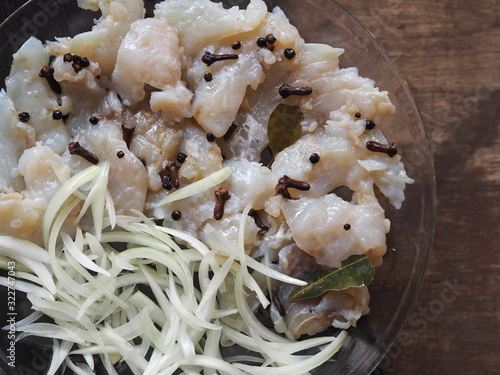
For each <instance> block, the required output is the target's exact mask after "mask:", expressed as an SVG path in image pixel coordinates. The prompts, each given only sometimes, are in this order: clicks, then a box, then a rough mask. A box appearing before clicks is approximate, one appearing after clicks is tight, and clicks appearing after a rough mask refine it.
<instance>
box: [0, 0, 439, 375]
mask: <svg viewBox="0 0 500 375" xmlns="http://www.w3.org/2000/svg"><path fill="white" fill-rule="evenodd" d="M156 2H159V1H153V0H151V1H146V3H147V9H148V12H149V13H151V12H152V9H153V7H154V3H156ZM223 3H225V5H240V6H246V4H248V1H244V0H243V1H237V0H227V1H223ZM267 3H268V5H269V7H272V6H275V5H279V6H280V7H282V8H283V9H284V11H285V12H286V14H287V15H288V17H289V18H290V19H291V22H292V24H294V25H296V26H297V28H298V29H299V31H300V32H301V34H302V36H303V37H304V39H305V40H306V41H307V42H317V43H327V44H330V45H333V46H335V47H341V48H344V49H345V53H344V55H343V56H342V57H341V66H342V67H348V66H356V67H358V68H359V71H360V75H361V76H365V77H369V78H371V79H373V80H375V81H376V83H377V86H378V87H380V88H381V89H382V90H387V91H389V92H390V93H391V99H392V101H393V103H394V104H395V106H396V108H397V112H396V114H394V115H393V116H392V117H390V119H389V120H388V121H387V122H386V123H384V124H380V127H381V128H382V131H383V132H384V133H385V135H386V137H387V138H388V139H389V140H390V141H394V142H396V144H397V145H398V149H399V150H400V151H401V154H402V155H403V160H404V162H405V164H406V168H407V171H408V174H409V176H411V177H412V178H414V179H415V183H414V184H412V185H409V186H408V188H407V190H406V200H405V202H404V203H403V207H402V208H401V209H400V210H395V209H394V208H392V206H390V205H389V204H388V202H387V201H385V200H384V199H385V198H383V199H382V203H383V206H384V208H386V211H387V216H388V217H389V218H390V220H391V222H392V229H391V232H390V234H389V235H388V249H389V250H388V253H387V255H386V257H385V258H384V264H383V266H381V267H380V268H378V269H377V273H376V277H375V280H374V282H373V283H372V284H371V285H370V287H369V289H370V293H371V296H372V298H371V302H370V308H371V312H370V314H369V315H367V316H365V317H363V318H362V319H361V320H360V321H359V324H358V327H356V328H351V329H350V330H349V333H350V338H349V339H348V341H347V342H346V343H345V345H344V346H343V348H342V350H341V351H340V353H339V354H338V355H337V358H336V361H335V362H331V363H328V364H326V365H324V366H322V367H321V368H318V369H317V370H316V371H314V372H313V373H314V374H344V375H350V374H352V375H364V374H369V373H371V372H372V371H373V370H374V368H375V367H376V366H377V365H378V364H379V363H380V361H381V360H382V359H383V356H384V354H385V353H386V352H387V350H388V349H389V347H390V345H391V344H392V343H393V342H394V340H395V339H396V337H397V335H398V332H399V331H400V329H401V328H402V326H403V324H404V322H405V320H406V319H407V318H408V316H409V314H410V312H411V308H412V306H413V304H414V301H415V299H416V297H417V294H418V291H419V288H420V285H421V282H422V279H423V276H424V272H425V268H426V263H427V258H428V255H429V251H430V248H431V244H432V238H433V232H434V224H435V181H434V169H433V164H432V159H431V153H430V150H429V145H428V141H427V137H426V135H425V131H424V128H423V125H422V122H421V119H420V116H419V112H418V109H417V107H416V105H415V103H414V100H413V98H412V95H411V93H410V90H409V88H408V85H407V84H406V82H405V80H404V78H403V76H402V75H401V73H400V72H399V70H398V69H397V67H396V66H395V65H394V63H393V61H392V60H391V59H390V58H389V56H388V55H387V53H386V52H385V50H384V49H383V47H382V46H381V45H380V44H379V43H378V42H377V40H376V39H375V38H374V37H373V36H372V35H371V34H370V32H369V31H367V30H366V29H365V28H364V27H363V26H362V25H361V24H360V23H359V22H358V21H357V20H356V19H355V18H354V17H353V16H352V15H350V14H349V13H348V12H347V11H346V10H345V9H344V8H342V7H341V6H340V5H338V4H337V3H336V2H334V1H332V0H283V1H279V0H276V1H272V0H269V1H267ZM76 4H77V2H76V0H56V1H51V2H49V1H42V0H31V1H28V2H27V4H26V5H24V6H23V7H21V8H20V9H19V10H18V11H16V12H15V13H14V14H13V15H12V16H11V17H9V18H8V19H7V20H6V21H5V22H4V23H2V24H1V25H0V77H2V80H1V81H2V82H1V85H2V87H3V86H4V83H3V79H4V78H5V77H6V76H7V75H8V73H9V71H10V65H11V62H12V55H13V53H14V52H15V51H16V50H17V49H18V48H19V47H20V46H21V44H22V43H23V42H24V41H25V40H26V39H27V38H28V37H30V36H31V35H34V36H36V37H38V38H39V39H42V40H52V39H54V37H57V36H73V35H75V34H77V33H80V32H82V31H84V30H88V29H89V28H90V27H91V26H92V24H93V19H94V18H96V16H97V15H96V14H94V13H92V12H89V11H83V10H81V9H79V8H78V7H77V5H76ZM0 297H1V298H2V300H6V292H5V291H4V288H2V289H1V295H0ZM6 309H7V304H6V303H2V304H1V306H0V317H1V319H2V323H1V325H2V326H3V325H5V324H6V322H5V320H6V319H7V318H6V317H7V310H6ZM29 311H30V305H29V303H28V302H27V301H25V300H23V299H22V298H21V293H18V300H17V312H18V316H17V319H18V320H19V319H20V318H22V317H23V316H24V315H26V314H28V313H29ZM0 337H1V340H0V345H1V353H2V355H0V367H1V368H2V369H3V371H4V372H5V373H7V374H43V373H45V371H46V369H47V368H48V365H49V363H50V355H51V353H50V346H51V340H38V339H37V340H34V339H26V340H23V341H21V342H19V343H17V346H16V369H13V368H11V367H9V366H8V365H7V363H6V359H5V356H4V355H3V353H6V352H7V349H8V347H9V342H8V340H7V337H6V333H1V336H0ZM1 372H2V370H0V373H1ZM97 373H98V374H99V372H98V371H97ZM122 373H126V372H122Z"/></svg>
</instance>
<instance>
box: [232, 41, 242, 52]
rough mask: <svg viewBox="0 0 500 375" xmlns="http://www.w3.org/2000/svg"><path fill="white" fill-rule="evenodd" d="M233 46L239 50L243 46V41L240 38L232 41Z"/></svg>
mask: <svg viewBox="0 0 500 375" xmlns="http://www.w3.org/2000/svg"><path fill="white" fill-rule="evenodd" d="M231 48H232V49H234V50H238V49H240V48H241V42H240V41H239V40H238V41H236V42H233V43H231Z"/></svg>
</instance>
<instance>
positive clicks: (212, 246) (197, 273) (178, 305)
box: [0, 163, 346, 375]
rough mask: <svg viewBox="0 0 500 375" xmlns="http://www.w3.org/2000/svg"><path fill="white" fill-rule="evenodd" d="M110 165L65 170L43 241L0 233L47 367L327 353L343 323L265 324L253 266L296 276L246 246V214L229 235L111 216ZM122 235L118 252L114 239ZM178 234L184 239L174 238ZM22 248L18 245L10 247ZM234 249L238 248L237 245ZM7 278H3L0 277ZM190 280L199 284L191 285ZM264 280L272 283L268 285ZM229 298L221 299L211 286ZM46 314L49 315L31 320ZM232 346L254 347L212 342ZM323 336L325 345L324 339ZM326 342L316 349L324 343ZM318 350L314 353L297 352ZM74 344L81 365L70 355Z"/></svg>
mask: <svg viewBox="0 0 500 375" xmlns="http://www.w3.org/2000/svg"><path fill="white" fill-rule="evenodd" d="M108 174H109V165H108V164H107V163H102V164H100V165H98V166H92V167H90V168H88V169H86V170H84V171H82V172H80V173H78V174H76V175H74V176H73V177H72V178H70V179H69V180H67V181H63V184H62V187H61V188H60V190H59V191H58V193H57V194H56V195H55V196H54V198H53V199H52V200H51V202H50V203H49V205H48V208H47V212H46V214H45V216H44V218H43V234H44V243H45V248H42V247H40V246H38V245H35V244H32V243H30V242H28V241H25V240H20V239H17V238H13V237H6V236H3V237H1V238H0V259H1V260H2V262H0V266H3V267H5V268H6V267H7V264H8V262H9V260H11V259H12V260H15V261H17V262H19V263H20V264H21V265H22V267H23V270H22V271H20V272H18V273H17V275H16V276H17V278H18V279H19V280H17V281H16V285H17V289H18V290H19V291H22V292H25V293H27V295H28V299H29V300H30V302H31V303H32V304H33V307H34V308H35V309H36V312H35V313H34V314H32V315H31V316H30V317H28V318H26V319H25V320H24V321H21V322H20V323H19V324H18V325H17V329H18V331H19V332H21V333H20V334H19V335H18V339H22V338H24V337H26V336H29V335H36V336H41V337H50V338H53V339H54V343H53V353H54V354H53V358H52V362H51V366H50V369H49V375H52V374H55V373H56V372H57V371H58V368H59V367H60V366H61V365H63V364H65V365H66V366H67V367H68V368H69V369H70V370H72V371H74V372H75V373H76V374H83V375H86V374H90V373H93V371H94V360H93V356H94V355H97V356H99V357H101V361H102V363H103V365H104V367H105V368H106V371H108V373H110V374H116V370H115V369H114V364H115V363H116V362H117V361H123V362H126V363H127V365H128V367H129V368H130V370H131V371H132V372H133V373H134V374H141V375H143V374H146V375H159V374H162V375H163V374H164V375H166V374H174V373H175V372H176V371H178V370H180V371H183V372H184V373H185V374H200V373H202V372H203V373H204V374H206V375H215V374H217V373H219V372H220V373H224V374H231V375H232V374H264V375H266V374H286V375H294V374H297V375H299V374H301V375H302V374H305V373H307V372H308V371H310V370H311V369H313V368H315V367H317V366H320V365H321V364H322V363H324V362H325V361H327V360H329V359H330V358H331V357H332V355H333V354H334V353H335V352H336V351H337V350H338V349H339V348H340V346H341V344H342V342H343V340H344V339H345V337H346V333H345V332H343V333H341V334H339V335H338V336H337V337H328V338H313V339H308V340H303V341H294V340H291V339H289V338H287V337H284V336H282V335H279V334H277V333H275V332H274V331H272V330H270V329H268V328H267V327H265V326H264V325H263V324H262V323H261V322H260V321H259V320H258V319H257V317H256V316H255V314H254V312H253V310H252V308H251V307H250V305H249V302H248V299H249V298H254V297H257V299H258V300H259V301H260V304H261V305H262V306H263V307H265V306H267V305H268V304H269V300H268V297H267V295H266V292H267V293H269V292H268V291H267V290H263V289H262V287H261V286H260V285H259V283H258V282H257V281H256V279H255V278H254V276H253V274H254V273H259V274H261V275H263V276H264V277H266V278H267V279H268V282H267V283H264V284H266V285H270V281H269V280H270V279H276V280H279V281H280V282H284V283H290V284H294V285H303V284H304V282H303V281H300V280H297V279H294V278H291V277H289V276H286V275H283V274H281V273H279V272H277V271H276V270H273V269H271V268H270V267H268V266H267V265H266V264H262V263H260V262H258V261H256V260H255V259H253V258H252V257H250V256H248V255H246V254H245V250H244V244H243V239H244V229H245V221H244V220H245V218H246V216H247V213H248V211H249V210H250V209H251V204H249V205H248V206H247V207H246V208H245V210H244V212H243V214H242V221H241V223H240V232H239V239H238V243H236V244H234V243H231V242H230V241H229V240H227V239H226V238H225V237H224V236H223V235H222V234H221V233H219V232H218V231H217V230H215V228H213V227H212V226H210V225H206V227H205V229H204V231H205V235H206V238H207V243H203V242H201V241H200V240H199V239H197V238H195V237H193V236H191V235H189V234H187V233H184V232H181V231H178V230H174V229H172V228H168V227H161V226H158V225H155V224H154V222H153V221H152V220H150V219H148V218H147V217H145V216H144V215H143V214H142V213H140V212H134V213H133V215H135V216H124V215H116V213H115V210H114V206H113V203H112V199H111V195H110V194H109V191H108V190H107V183H108ZM230 174H231V170H230V169H229V168H224V169H222V170H220V171H219V172H216V173H215V174H213V175H211V176H209V177H207V178H205V179H203V180H201V181H199V182H197V183H194V184H191V185H189V186H187V187H185V188H183V189H180V190H178V191H176V192H175V193H172V194H170V195H169V196H168V197H167V198H166V199H165V200H164V201H162V202H160V203H161V204H168V203H170V202H173V201H175V200H179V199H184V198H186V197H188V196H190V195H193V194H197V193H199V192H201V191H203V190H206V189H210V188H211V187H214V186H216V185H218V184H220V183H221V182H223V181H224V180H226V179H227V178H228V177H229V176H230ZM77 208H79V209H80V213H79V215H78V217H79V218H82V217H84V216H85V215H91V216H92V219H93V224H94V227H93V228H92V230H91V231H85V232H84V231H83V230H82V229H81V228H80V227H78V228H77V229H76V232H75V233H73V234H70V233H66V232H64V231H63V228H64V227H65V226H64V224H65V222H66V221H67V220H68V218H69V215H70V213H71V212H73V210H75V209H77ZM115 242H120V243H126V249H125V250H123V251H121V252H118V251H117V250H115V249H114V247H113V246H112V245H113V243H115ZM179 242H182V243H183V244H184V247H182V248H181V246H179V245H178V243H179ZM19 248H22V249H23V251H22V252H21V251H18V249H19ZM235 249H237V250H236V251H235ZM7 282H8V280H7V279H5V278H0V285H4V286H7V285H8V284H7ZM195 282H197V284H195ZM267 289H269V288H267ZM221 296H225V298H226V299H227V298H229V300H231V299H232V300H233V301H234V302H233V304H229V305H227V304H226V305H222V304H221V302H220V297H221ZM44 314H45V315H47V316H49V317H50V318H52V319H53V321H54V323H39V322H38V319H39V318H40V317H41V316H43V315H44ZM225 344H231V345H234V344H236V345H238V346H240V347H241V348H243V349H244V350H247V351H249V352H250V353H251V354H244V355H236V356H232V357H231V358H223V356H222V354H221V350H220V347H222V346H224V345H225ZM325 345H326V346H325ZM323 346H325V347H324V348H322V347H323ZM304 350H315V351H316V354H314V355H304V354H300V355H299V354H297V353H303V351H304ZM75 355H82V356H83V357H84V358H85V361H86V364H81V363H78V364H77V363H75V362H74V361H73V360H72V357H73V356H75Z"/></svg>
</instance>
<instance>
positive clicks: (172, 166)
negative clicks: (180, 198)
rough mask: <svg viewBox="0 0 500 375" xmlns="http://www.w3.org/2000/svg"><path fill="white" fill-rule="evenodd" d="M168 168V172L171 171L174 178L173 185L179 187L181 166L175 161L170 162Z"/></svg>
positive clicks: (171, 176)
mask: <svg viewBox="0 0 500 375" xmlns="http://www.w3.org/2000/svg"><path fill="white" fill-rule="evenodd" d="M166 170H167V171H168V173H170V178H171V179H172V186H173V187H174V188H176V189H178V188H179V187H180V186H181V183H180V180H179V167H178V166H177V164H175V162H172V163H170V164H169V165H167V168H166Z"/></svg>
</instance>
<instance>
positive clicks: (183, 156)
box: [177, 152, 187, 164]
mask: <svg viewBox="0 0 500 375" xmlns="http://www.w3.org/2000/svg"><path fill="white" fill-rule="evenodd" d="M186 158H187V155H186V154H185V153H183V152H179V153H178V154H177V161H178V162H179V163H180V164H183V163H184V162H185V161H186Z"/></svg>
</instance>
